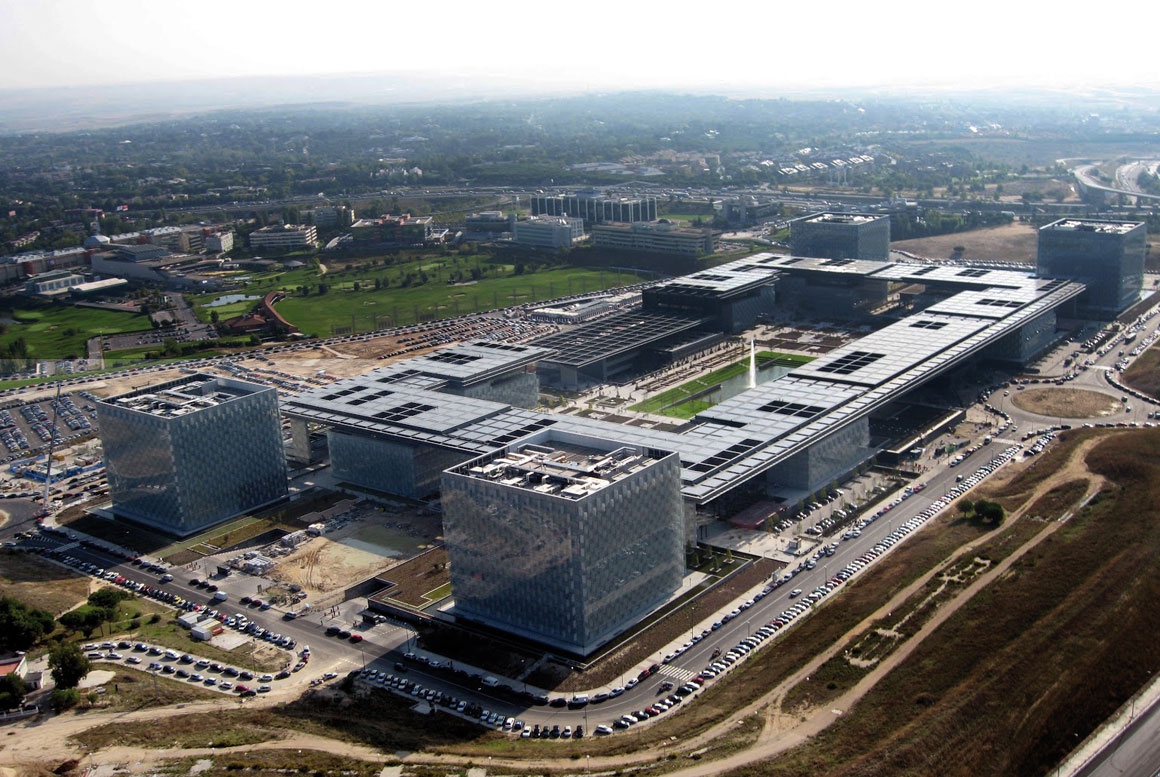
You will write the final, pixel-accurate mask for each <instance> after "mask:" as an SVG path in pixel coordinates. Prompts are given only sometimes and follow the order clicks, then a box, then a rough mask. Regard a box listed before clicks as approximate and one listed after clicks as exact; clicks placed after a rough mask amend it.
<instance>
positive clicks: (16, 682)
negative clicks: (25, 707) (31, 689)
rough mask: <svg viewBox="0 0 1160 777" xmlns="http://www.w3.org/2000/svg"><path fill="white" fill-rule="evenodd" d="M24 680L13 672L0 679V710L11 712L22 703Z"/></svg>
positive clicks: (24, 689)
mask: <svg viewBox="0 0 1160 777" xmlns="http://www.w3.org/2000/svg"><path fill="white" fill-rule="evenodd" d="M25 691H26V688H25V686H24V680H23V679H22V678H21V677H20V675H18V674H16V673H15V672H12V673H9V674H6V675H4V676H3V677H0V710H12V709H16V708H17V707H19V706H20V705H21V704H23V703H24V694H25Z"/></svg>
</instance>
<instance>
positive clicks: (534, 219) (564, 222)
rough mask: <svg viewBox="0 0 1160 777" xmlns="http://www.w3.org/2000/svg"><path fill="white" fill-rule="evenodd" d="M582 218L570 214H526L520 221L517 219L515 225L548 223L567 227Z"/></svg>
mask: <svg viewBox="0 0 1160 777" xmlns="http://www.w3.org/2000/svg"><path fill="white" fill-rule="evenodd" d="M582 220H583V219H579V218H575V217H572V216H528V217H527V218H526V219H523V220H522V221H517V222H516V225H517V226H526V225H528V224H548V225H556V226H562V227H567V226H571V225H572V224H574V223H576V222H578V221H582Z"/></svg>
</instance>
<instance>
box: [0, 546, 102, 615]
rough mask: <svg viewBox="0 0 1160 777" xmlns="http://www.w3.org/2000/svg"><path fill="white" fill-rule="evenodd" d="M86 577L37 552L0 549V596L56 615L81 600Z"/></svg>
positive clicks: (85, 592)
mask: <svg viewBox="0 0 1160 777" xmlns="http://www.w3.org/2000/svg"><path fill="white" fill-rule="evenodd" d="M91 590H92V586H91V585H90V578H88V577H86V576H83V575H78V574H76V573H75V572H73V571H72V570H70V569H65V568H64V567H63V566H60V565H57V564H53V563H51V562H49V561H47V560H45V559H42V558H40V557H39V556H32V555H26V554H24V553H14V552H10V551H7V550H6V551H3V552H0V596H12V597H15V598H17V599H19V600H20V601H22V602H24V603H25V604H28V605H30V606H32V607H39V608H40V609H42V610H48V611H49V612H51V613H52V614H53V615H59V614H61V613H62V612H64V611H65V610H69V609H72V608H73V607H75V606H76V605H77V604H80V603H82V602H83V601H84V599H85V597H86V596H88V595H89V593H90V591H91Z"/></svg>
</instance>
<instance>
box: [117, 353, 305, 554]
mask: <svg viewBox="0 0 1160 777" xmlns="http://www.w3.org/2000/svg"><path fill="white" fill-rule="evenodd" d="M167 391H174V392H178V393H180V394H181V395H183V396H191V397H195V398H201V401H197V399H195V400H194V401H193V402H192V403H191V405H190V408H189V410H188V411H187V412H183V413H181V414H178V415H173V414H166V412H165V411H164V409H163V402H154V401H152V400H151V397H154V396H158V395H160V396H164V394H165V392H167ZM119 399H125V400H128V401H126V402H118V400H119ZM97 413H98V417H99V420H100V427H101V442H102V444H103V446H104V451H105V464H106V467H107V471H108V480H109V493H110V495H111V497H112V500H113V510H114V512H115V513H116V514H118V515H121V516H124V517H126V518H129V519H132V520H135V521H139V522H141V523H144V524H147V525H149V526H153V527H155V528H158V529H161V530H162V531H165V532H168V533H171V534H177V535H181V536H184V535H188V534H192V533H194V532H196V531H200V530H201V529H204V528H205V527H207V526H212V525H213V524H215V523H219V522H221V521H224V520H226V519H228V518H232V517H234V516H236V515H238V514H240V513H243V512H245V511H246V510H249V509H252V508H254V507H258V506H260V505H264V504H267V503H269V502H273V501H275V500H277V499H280V498H281V497H283V496H285V495H286V458H285V454H284V452H283V447H282V434H281V421H280V418H279V414H278V396H277V393H276V392H275V390H274V389H272V388H267V387H264V386H257V385H254V384H249V383H245V382H243V381H236V380H232V379H228V378H217V377H213V376H205V375H201V376H196V377H195V378H193V379H183V380H178V381H173V382H171V383H168V384H162V385H160V386H151V387H149V388H148V389H142V390H140V391H137V392H133V393H131V394H127V395H122V397H115V398H111V399H108V400H103V401H100V402H98V403H97Z"/></svg>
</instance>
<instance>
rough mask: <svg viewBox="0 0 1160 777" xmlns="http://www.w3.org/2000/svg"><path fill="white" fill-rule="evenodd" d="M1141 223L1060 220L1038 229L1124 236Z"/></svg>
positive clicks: (1041, 230)
mask: <svg viewBox="0 0 1160 777" xmlns="http://www.w3.org/2000/svg"><path fill="white" fill-rule="evenodd" d="M1141 223H1142V222H1139V221H1112V220H1107V221H1105V220H1102V219H1060V220H1059V221H1053V222H1051V223H1050V224H1045V225H1044V226H1042V227H1040V228H1039V231H1040V232H1043V231H1064V232H1098V233H1100V234H1104V235H1126V234H1128V233H1129V232H1131V231H1132V230H1133V229H1135V228H1136V227H1139V226H1140V225H1141Z"/></svg>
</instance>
